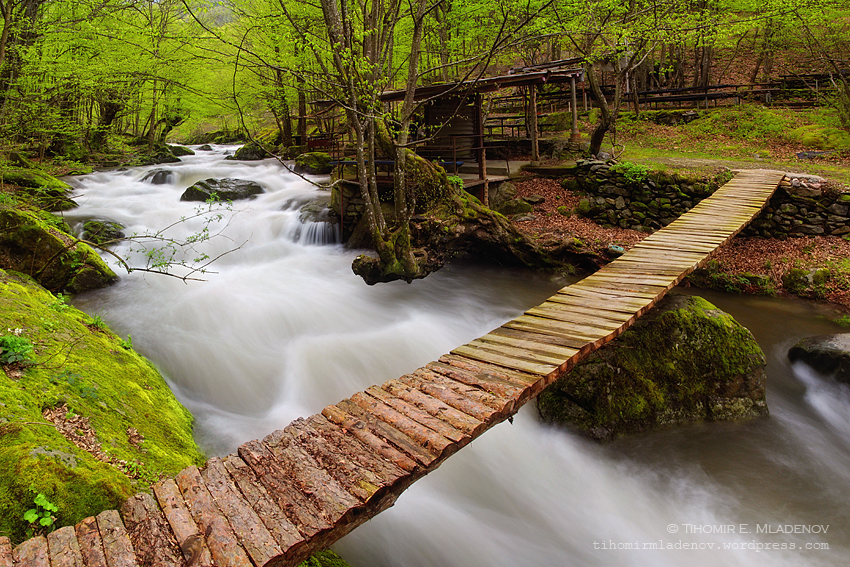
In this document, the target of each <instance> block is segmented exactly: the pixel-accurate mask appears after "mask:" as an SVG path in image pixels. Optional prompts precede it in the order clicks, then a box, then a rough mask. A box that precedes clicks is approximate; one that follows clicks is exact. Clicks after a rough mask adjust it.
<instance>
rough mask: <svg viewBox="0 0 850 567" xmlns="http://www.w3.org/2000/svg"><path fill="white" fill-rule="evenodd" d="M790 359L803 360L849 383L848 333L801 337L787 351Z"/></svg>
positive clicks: (818, 369) (849, 354)
mask: <svg viewBox="0 0 850 567" xmlns="http://www.w3.org/2000/svg"><path fill="white" fill-rule="evenodd" d="M788 358H789V359H790V360H791V361H797V360H800V361H802V362H805V363H806V364H808V365H809V366H811V367H812V368H814V369H815V370H817V371H818V372H821V373H822V374H831V375H833V376H834V377H835V379H836V380H838V381H840V382H844V383H846V384H850V333H839V334H837V335H820V336H817V337H809V338H807V339H803V340H802V341H800V342H799V343H797V344H796V345H794V346H793V347H791V350H789V351H788Z"/></svg>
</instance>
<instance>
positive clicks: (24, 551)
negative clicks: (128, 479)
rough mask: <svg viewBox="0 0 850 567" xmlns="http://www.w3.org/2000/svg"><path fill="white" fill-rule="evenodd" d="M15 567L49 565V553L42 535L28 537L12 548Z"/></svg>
mask: <svg viewBox="0 0 850 567" xmlns="http://www.w3.org/2000/svg"><path fill="white" fill-rule="evenodd" d="M12 561H13V562H14V564H15V567H18V566H20V567H50V554H49V552H48V550H47V539H46V538H45V537H44V536H37V537H34V538H30V539H28V540H26V541H24V542H21V543H19V544H18V545H17V546H16V547H15V549H13V550H12Z"/></svg>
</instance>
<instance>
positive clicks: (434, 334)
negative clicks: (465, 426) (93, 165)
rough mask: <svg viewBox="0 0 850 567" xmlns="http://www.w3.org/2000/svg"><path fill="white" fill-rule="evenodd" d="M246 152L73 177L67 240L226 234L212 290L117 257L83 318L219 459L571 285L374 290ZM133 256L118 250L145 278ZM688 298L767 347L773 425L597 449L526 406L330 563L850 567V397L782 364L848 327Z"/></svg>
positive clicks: (812, 313) (798, 305) (299, 189)
mask: <svg viewBox="0 0 850 567" xmlns="http://www.w3.org/2000/svg"><path fill="white" fill-rule="evenodd" d="M232 150H233V148H232V147H225V146H216V147H214V148H213V151H210V152H204V151H198V152H197V155H196V156H189V157H186V158H183V162H182V163H180V164H175V165H169V166H159V169H165V170H168V171H169V172H170V173H171V175H170V176H167V179H168V181H167V182H166V183H162V184H159V185H154V184H152V183H150V182H148V181H143V180H142V179H143V178H144V177H145V175H146V174H148V173H150V172H151V171H152V170H153V169H157V168H154V167H145V168H135V169H131V170H128V171H123V172H118V171H116V172H101V173H95V174H92V175H87V176H81V177H77V178H74V179H73V180H72V183H73V184H74V185H75V187H76V189H77V191H76V196H75V199H76V200H77V201H78V202H79V203H80V207H79V208H78V209H75V210H73V211H70V212H68V213H65V215H66V218H67V220H68V221H69V222H70V223H71V224H72V225H73V224H74V223H79V222H81V221H82V220H83V219H87V218H105V219H109V220H113V221H117V222H120V223H122V224H123V225H125V226H126V227H127V228H126V230H125V232H126V233H127V234H128V235H133V234H136V235H140V234H145V233H152V232H156V231H158V230H161V229H163V228H164V227H167V226H170V225H173V226H172V227H171V228H169V229H168V231H167V234H166V235H167V236H168V237H169V238H175V239H178V240H181V239H185V238H187V237H190V236H192V235H194V234H198V233H199V232H200V231H203V230H204V227H205V226H209V230H210V232H211V233H212V234H216V235H218V236H215V237H214V238H212V239H210V240H209V241H208V242H201V243H199V244H198V246H197V250H195V251H192V253H191V255H190V256H189V259H190V260H191V259H192V257H193V256H195V255H197V254H198V253H204V254H207V255H208V256H210V257H211V258H216V257H219V256H221V257H220V258H219V259H218V260H217V261H216V262H214V263H213V264H212V265H210V266H209V270H211V271H212V272H215V273H205V274H199V277H202V278H203V279H204V280H205V281H201V282H198V281H186V282H184V281H181V280H180V279H177V278H174V277H169V276H163V275H156V274H150V273H144V272H133V273H131V274H129V275H128V274H127V273H126V271H123V270H122V269H121V268H120V267H119V266H118V265H117V264H116V263H115V261H114V260H113V259H111V258H109V257H105V259H106V260H107V261H109V262H110V264H111V265H112V266H113V268H114V269H115V271H116V273H118V274H119V275H120V276H121V280H120V281H119V283H117V284H116V285H114V286H111V287H109V288H107V289H103V290H99V291H96V292H92V293H89V294H86V295H84V296H80V297H78V298H76V300H75V303H76V305H77V306H78V307H80V308H81V309H84V310H85V311H87V312H89V313H90V314H96V315H100V316H101V317H102V318H103V319H104V320H105V321H107V322H108V323H109V325H110V326H111V328H112V329H113V330H114V331H115V332H117V333H118V334H120V335H122V336H127V335H131V336H132V341H133V346H134V347H135V348H136V350H138V351H139V352H140V353H142V354H144V355H145V356H147V357H148V358H149V359H150V360H151V361H152V362H153V363H154V364H156V365H157V366H158V367H159V368H160V370H161V371H162V373H163V375H164V376H165V377H166V379H167V380H168V381H169V384H170V385H171V386H172V388H173V390H174V391H175V393H176V394H177V396H178V398H179V399H180V400H181V402H182V403H183V404H185V405H186V406H187V407H188V408H189V409H190V410H191V411H192V413H193V414H194V415H195V417H196V438H197V440H198V443H199V444H200V445H201V447H202V448H203V449H204V450H205V451H206V453H207V454H208V455H210V456H212V455H221V454H227V453H230V452H232V451H234V450H235V449H236V447H237V446H238V445H239V444H241V443H242V442H244V441H247V440H250V439H254V438H261V437H263V436H264V435H266V434H267V433H269V432H271V431H273V430H275V429H279V428H282V427H284V426H286V425H287V424H288V423H289V422H290V421H292V420H293V419H295V418H297V417H299V416H307V415H310V414H313V413H317V412H319V411H321V409H322V408H323V407H324V406H326V405H328V404H333V403H336V402H337V401H339V400H341V399H343V398H346V397H348V396H350V395H351V394H352V393H354V392H356V391H358V390H363V389H365V388H366V387H368V386H370V385H372V384H377V383H381V382H383V381H385V380H388V379H392V378H396V377H398V376H400V375H401V374H404V373H406V372H410V371H412V370H414V369H415V368H418V367H419V366H422V365H424V364H425V363H427V362H428V361H430V360H434V359H436V358H437V357H439V356H440V355H441V354H443V353H445V352H448V351H449V350H451V349H452V348H454V347H455V346H457V345H459V344H463V343H465V342H468V341H470V340H471V339H474V338H476V337H478V336H481V335H483V334H485V333H487V332H488V331H490V330H491V329H493V328H495V327H497V326H499V325H500V324H502V323H503V322H504V321H506V320H508V319H511V318H513V317H516V316H518V315H519V314H521V313H522V312H523V311H524V310H525V309H527V308H529V307H531V306H533V305H536V304H538V303H540V302H541V301H543V300H544V299H545V298H546V297H548V296H549V295H551V294H552V293H554V292H555V290H557V289H558V288H559V287H562V286H563V285H565V283H566V282H564V281H559V280H555V279H551V278H548V277H545V276H539V275H535V274H529V273H527V272H521V271H513V270H505V269H502V268H499V267H494V266H484V265H473V264H463V265H449V266H447V267H446V268H444V269H443V270H441V271H439V272H437V273H435V274H433V275H431V276H429V277H428V278H426V279H425V280H421V281H416V282H414V283H413V284H410V285H408V284H405V283H401V282H395V283H392V284H381V285H378V286H374V287H370V286H367V285H365V284H364V283H363V282H362V280H360V279H359V278H358V277H357V276H355V275H354V274H353V273H352V271H351V267H350V266H351V261H352V259H353V258H354V257H355V256H356V254H357V252H356V251H349V250H345V249H344V248H343V247H342V246H341V245H339V244H335V243H334V240H335V232H334V230H333V228H332V227H330V226H329V225H325V224H324V223H310V222H308V223H307V224H306V225H305V224H303V223H302V222H301V219H300V216H301V215H300V213H299V210H300V208H301V206H302V205H303V204H305V203H307V202H308V201H310V200H311V199H313V198H315V197H316V196H317V195H319V194H320V193H321V192H320V191H319V190H317V189H316V188H315V187H313V186H312V185H310V184H309V183H307V182H305V181H304V180H302V179H300V178H299V177H297V176H295V175H292V174H291V173H288V172H287V171H285V170H284V169H283V168H282V167H281V166H280V165H279V164H278V163H276V162H275V161H273V160H264V161H261V162H234V161H225V160H224V159H223V157H224V154H225V152H227V151H232ZM208 177H233V178H241V179H249V180H254V181H257V182H259V183H261V184H262V185H263V186H264V188H265V190H266V192H265V193H264V194H262V195H260V196H258V197H257V198H256V199H253V200H250V201H237V202H234V203H233V207H232V210H224V211H222V215H223V218H222V219H221V221H219V222H215V223H211V224H209V225H206V224H205V223H204V221H203V219H202V217H197V218H194V215H195V214H196V211H197V207H198V206H199V204H198V203H187V202H181V201H180V195H181V194H182V192H183V190H185V189H186V188H187V187H188V186H189V185H191V184H192V183H194V182H195V181H198V180H201V179H206V178H208ZM181 219H185V220H182V221H181ZM219 233H220V234H219ZM137 249H138V245H132V244H122V245H120V246H119V247H117V248H116V249H115V252H117V253H118V254H121V255H122V256H125V257H127V258H129V260H130V261H131V263H132V264H133V265H136V266H139V265H143V264H144V262H145V255H144V253H143V252H140V251H138V250H137ZM222 254H223V255H222ZM175 271H177V273H180V272H179V269H178V268H175ZM679 291H681V292H683V293H697V294H699V295H701V296H703V297H705V298H706V299H708V300H709V301H711V302H713V303H715V305H717V306H718V307H720V308H721V309H723V310H725V311H728V312H729V313H731V314H732V315H733V316H734V317H735V318H736V319H737V320H738V321H739V322H740V323H742V324H743V325H745V326H746V327H748V328H749V329H750V330H751V331H752V332H753V334H754V336H755V337H756V340H757V341H758V342H759V344H760V345H761V346H762V348H763V350H764V351H765V354H766V355H767V358H768V369H767V373H768V406H769V408H770V412H771V415H770V416H769V417H767V418H763V419H753V420H747V421H741V422H735V423H706V424H695V425H689V426H684V427H677V428H671V429H665V430H662V431H659V432H654V433H649V434H642V435H637V436H634V437H630V438H627V439H621V440H618V441H616V442H613V443H610V444H607V445H599V444H596V443H594V442H591V441H588V440H586V439H584V438H582V437H580V436H578V435H576V434H573V433H571V432H568V431H564V430H560V429H555V428H551V427H548V426H545V425H543V424H541V423H540V422H539V420H538V418H537V414H536V410H535V408H534V404H533V403H531V404H528V405H527V406H526V407H525V408H523V410H522V411H521V412H520V413H519V414H518V416H517V417H516V419H515V420H514V422H513V424H509V423H507V422H505V423H503V424H500V425H499V426H497V427H495V428H494V429H493V430H492V431H490V432H488V433H487V434H486V435H484V436H483V437H482V438H480V439H478V440H476V441H475V442H474V443H472V444H471V445H469V446H468V447H466V448H465V449H464V450H463V451H461V452H459V453H458V454H456V455H454V456H452V457H451V458H450V459H449V460H448V461H447V462H446V463H445V464H443V465H442V467H441V468H440V469H439V470H437V471H436V472H434V473H433V474H431V475H429V476H428V477H426V478H424V479H423V480H420V481H419V482H417V483H416V484H414V485H413V486H412V487H411V488H410V489H409V490H408V491H407V492H406V493H405V494H403V495H402V496H401V497H400V498H399V499H398V502H397V503H396V505H395V506H394V507H393V508H391V509H390V510H388V511H386V512H384V513H382V514H381V515H379V516H378V517H376V518H375V519H373V520H371V521H369V522H368V523H366V524H365V525H363V526H361V527H360V528H358V529H357V530H355V531H354V532H353V533H351V534H349V535H348V536H346V537H345V538H344V539H343V540H341V541H340V542H338V543H337V544H336V545H335V546H334V548H335V549H336V550H337V551H338V552H339V553H340V554H342V555H343V557H345V558H346V559H347V560H348V561H349V562H350V563H351V564H352V565H353V566H354V567H367V566H368V567H382V566H386V567H391V566H393V567H413V566H422V567H426V566H427V567H444V566H450V565H454V566H463V567H494V566H505V567H507V566H513V567H515V566H519V565H529V566H531V565H541V566H542V565H558V566H576V567H589V566H609V565H618V566H631V565H634V566H646V565H659V566H661V565H664V566H667V565H669V566H679V565H683V564H685V563H687V564H688V565H694V566H702V565H705V566H716V565H741V566H755V565H765V566H772V567H775V566H785V565H787V566H808V565H811V566H820V565H823V566H833V565H847V564H850V505H848V504H850V496H848V495H850V388H848V387H847V386H844V385H838V384H835V383H833V382H832V381H831V380H830V379H829V378H828V377H822V376H818V375H816V374H814V373H812V372H811V371H810V370H808V369H807V368H806V367H805V366H794V367H792V366H791V365H790V364H789V363H788V361H787V357H786V353H787V351H788V348H790V347H791V346H792V345H793V344H794V343H795V342H796V341H798V340H799V339H801V338H804V337H807V336H812V335H817V334H826V333H835V332H841V328H840V327H838V326H837V325H835V324H833V323H831V322H830V318H832V317H835V316H836V314H835V313H834V312H833V311H832V310H830V309H829V308H827V307H824V306H821V305H817V304H815V303H812V302H807V301H802V300H787V299H774V298H758V297H751V296H730V295H725V294H720V293H714V292H707V291H703V290H694V289H684V290H679ZM789 531H790V532H791V533H788V532H789Z"/></svg>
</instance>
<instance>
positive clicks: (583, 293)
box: [556, 282, 653, 309]
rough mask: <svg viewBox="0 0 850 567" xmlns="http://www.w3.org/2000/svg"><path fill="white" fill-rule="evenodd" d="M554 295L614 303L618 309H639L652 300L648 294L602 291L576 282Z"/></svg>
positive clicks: (598, 287) (602, 289)
mask: <svg viewBox="0 0 850 567" xmlns="http://www.w3.org/2000/svg"><path fill="white" fill-rule="evenodd" d="M556 295H565V296H567V297H582V298H585V299H592V300H596V301H609V302H614V301H616V302H617V304H618V307H626V308H635V309H640V308H641V307H643V306H644V305H646V303H647V302H648V301H650V300H652V299H653V298H652V297H650V296H649V295H648V294H643V293H637V292H628V291H621V290H613V289H604V288H602V287H600V286H594V285H587V284H583V283H582V282H576V283H574V284H573V285H571V286H570V287H568V288H563V289H559V290H558V292H557V294H556Z"/></svg>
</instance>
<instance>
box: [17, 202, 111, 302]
mask: <svg viewBox="0 0 850 567" xmlns="http://www.w3.org/2000/svg"><path fill="white" fill-rule="evenodd" d="M64 228H67V225H65V224H64V222H63V221H61V219H58V218H57V217H54V216H53V215H49V214H48V213H44V212H43V211H28V210H18V209H13V208H2V207H0V248H2V249H3V251H4V256H5V257H6V258H5V260H6V264H5V265H6V267H7V268H9V269H12V270H15V271H18V272H23V273H26V274H28V275H31V276H32V277H34V278H35V279H36V280H38V282H39V283H40V284H41V285H43V286H44V287H46V288H48V289H51V290H54V291H63V290H67V291H70V292H71V293H81V292H83V291H87V290H90V289H95V288H98V287H103V286H105V285H107V284H109V283H110V282H112V281H114V280H115V279H116V276H115V273H114V272H113V271H112V270H111V269H110V268H109V266H107V265H106V263H105V262H104V261H103V259H101V257H100V256H98V255H97V254H96V253H95V252H94V251H93V250H92V249H91V248H89V247H88V246H87V245H85V244H83V243H77V244H74V239H73V238H72V237H71V236H69V235H68V234H67V233H65V232H64V231H63V229H64Z"/></svg>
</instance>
